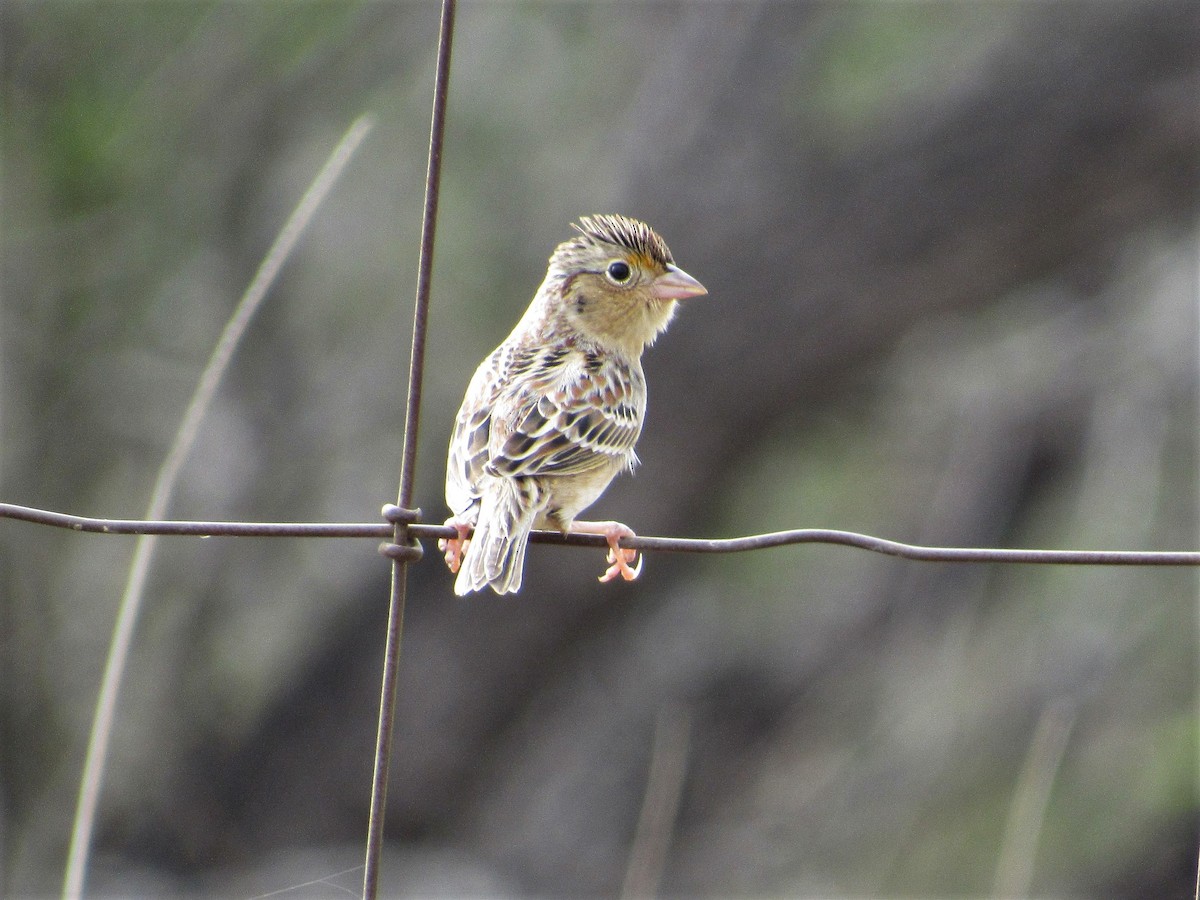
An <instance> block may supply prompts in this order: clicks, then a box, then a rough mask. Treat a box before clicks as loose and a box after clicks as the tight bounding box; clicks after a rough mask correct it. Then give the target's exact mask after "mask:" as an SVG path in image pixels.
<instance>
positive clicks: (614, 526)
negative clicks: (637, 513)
mask: <svg viewBox="0 0 1200 900" xmlns="http://www.w3.org/2000/svg"><path fill="white" fill-rule="evenodd" d="M603 534H604V537H605V539H606V540H607V541H608V563H609V567H608V569H607V571H605V573H604V574H603V575H601V576H600V581H602V582H608V581H613V580H615V579H616V577H617V576H618V575H620V576H621V577H622V578H624V579H625V580H626V581H633V580H634V579H635V578H637V577H638V576H639V575H641V574H642V563H644V562H645V561H646V556H645V554H644V553H638V552H637V551H636V550H632V549H629V548H626V547H622V546H621V544H620V541H621V538H623V537H629V538H631V537H637V535H636V534H634V533H633V529H632V528H630V527H628V526H626V525H622V524H621V523H620V522H609V523H606V527H605V529H604V531H603ZM632 562H636V565H633V566H631V565H630V563H632Z"/></svg>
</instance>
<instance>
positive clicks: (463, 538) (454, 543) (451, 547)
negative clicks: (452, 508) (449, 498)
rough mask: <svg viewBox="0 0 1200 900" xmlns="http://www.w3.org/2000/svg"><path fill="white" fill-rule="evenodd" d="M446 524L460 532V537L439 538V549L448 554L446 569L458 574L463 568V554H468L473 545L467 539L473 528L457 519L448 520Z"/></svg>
mask: <svg viewBox="0 0 1200 900" xmlns="http://www.w3.org/2000/svg"><path fill="white" fill-rule="evenodd" d="M446 524H447V525H449V526H450V527H451V528H453V529H454V530H455V531H457V532H458V537H455V538H438V549H439V550H441V551H442V552H444V553H445V554H446V556H445V559H446V568H448V569H449V570H450V571H451V572H457V571H458V570H459V568H460V567H461V566H462V560H463V554H465V553H466V552H467V547H468V546H469V545H470V543H471V541H470V539H469V538H468V537H467V535H468V534H469V533H470V531H471V526H470V525H468V524H467V523H466V522H461V521H459V520H458V519H455V518H450V519H447V520H446Z"/></svg>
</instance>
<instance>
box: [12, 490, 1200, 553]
mask: <svg viewBox="0 0 1200 900" xmlns="http://www.w3.org/2000/svg"><path fill="white" fill-rule="evenodd" d="M384 516H385V518H387V519H388V521H389V522H391V521H401V520H403V521H406V522H407V523H409V524H408V527H407V531H408V535H409V537H410V538H417V539H422V540H436V539H438V538H451V537H457V536H458V532H457V531H455V530H454V529H453V528H451V527H449V526H448V525H429V524H423V523H421V522H420V517H421V511H420V510H419V509H404V508H402V507H398V506H392V505H391V504H389V505H388V506H385V507H384ZM0 519H20V520H23V521H26V522H35V523H38V524H40V525H51V526H55V527H58V528H69V529H71V530H73V531H83V532H92V533H97V534H163V535H189V536H193V537H195V536H200V537H310V538H311V537H324V538H377V539H378V538H389V537H392V535H393V532H394V526H393V525H390V524H386V523H381V522H362V523H354V522H184V521H165V522H150V521H142V520H138V519H92V518H87V517H84V516H71V515H66V514H65V513H58V512H50V511H48V510H44V509H34V508H32V507H28V506H16V505H14V504H12V503H0ZM529 539H530V541H531V542H533V543H539V544H562V545H566V546H571V547H607V546H608V544H607V543H606V541H605V539H604V536H603V535H597V534H560V533H559V532H557V531H535V532H533V533H532V534H531V535H530V538H529ZM794 544H839V545H841V546H844V547H856V548H858V549H860V550H869V551H871V552H873V553H882V554H884V555H885V556H895V557H899V558H901V559H909V560H915V561H918V562H943V563H1020V564H1027V565H1060V566H1066V565H1077V566H1200V550H1037V549H1032V548H1030V549H1024V548H1003V547H929V546H924V545H921V544H906V543H902V542H900V541H892V540H888V539H887V538H881V537H875V536H874V535H870V534H860V533H859V532H855V531H840V530H837V529H832V528H796V529H793V530H790V531H772V532H768V533H766V534H750V535H744V536H742V537H735V538H715V539H704V538H677V537H650V536H646V535H638V536H637V537H634V538H622V539H621V546H622V547H629V548H630V549H633V550H648V551H655V552H661V553H744V552H747V551H750V550H765V549H768V548H771V547H786V546H790V545H794Z"/></svg>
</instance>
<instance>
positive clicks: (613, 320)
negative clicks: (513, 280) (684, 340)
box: [545, 215, 708, 358]
mask: <svg viewBox="0 0 1200 900" xmlns="http://www.w3.org/2000/svg"><path fill="white" fill-rule="evenodd" d="M572 227H573V228H574V229H575V230H576V231H578V232H579V234H578V235H576V236H575V237H573V238H571V239H570V240H569V241H565V242H563V243H562V244H559V245H558V247H557V249H555V251H554V254H553V255H552V256H551V257H550V268H549V271H548V272H547V274H546V285H545V287H546V288H548V289H549V294H550V295H551V296H552V297H554V298H555V300H556V302H557V303H560V304H561V307H560V308H559V309H558V310H556V312H557V313H558V314H559V315H561V316H563V317H565V318H566V319H567V320H568V322H569V323H570V324H571V325H573V326H574V327H575V328H576V329H578V330H579V332H580V333H582V334H584V335H586V336H588V337H590V338H592V339H593V340H596V341H599V342H601V343H603V344H605V345H606V346H609V347H613V348H614V349H621V350H623V351H625V352H626V353H628V354H630V355H631V356H632V357H634V358H636V357H637V356H640V355H641V352H642V350H643V349H644V348H645V346H646V345H647V344H650V343H653V342H654V338H655V337H656V336H657V335H658V334H659V333H660V332H661V331H662V330H663V329H664V328H666V327H667V323H668V322H670V321H671V316H673V315H674V314H675V307H676V302H677V301H679V300H683V299H685V298H687V297H697V296H700V295H701V294H707V293H708V291H707V290H705V288H704V285H702V284H701V283H700V282H699V281H697V280H696V279H695V278H693V277H692V276H691V275H689V274H688V273H687V272H685V271H683V270H682V269H680V268H679V267H678V266H676V265H675V260H674V259H673V258H672V256H671V251H670V249H668V247H667V244H666V242H665V241H664V240H663V239H662V238H661V237H659V236H658V234H657V233H656V232H655V231H654V230H653V229H652V228H650V226H648V225H646V224H645V223H643V222H639V221H637V220H636V219H628V218H626V217H624V216H616V215H603V216H583V217H582V218H580V220H579V224H578V225H573V226H572Z"/></svg>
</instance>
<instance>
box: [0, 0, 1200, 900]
mask: <svg viewBox="0 0 1200 900" xmlns="http://www.w3.org/2000/svg"><path fill="white" fill-rule="evenodd" d="M455 6H456V4H455V0H443V4H442V12H441V20H440V30H439V37H438V49H437V63H436V73H435V81H434V96H433V108H432V121H431V132H430V145H429V160H428V167H427V173H426V182H425V203H424V210H423V220H422V232H421V243H420V257H419V261H418V276H417V287H416V300H415V306H414V311H413V332H412V349H411V356H410V365H409V371H408V392H407V398H406V406H405V425H404V431H403V443H402V448H401V468H400V480H399V487H398V492H397V502H396V503H395V504H388V505H385V506H384V507H383V510H382V516H383V521H381V522H371V523H317V522H307V523H278V522H277V523H272V522H228V521H226V522H221V521H172V520H166V519H163V518H160V516H161V515H162V514H163V513H164V512H165V508H166V501H165V496H166V494H168V493H169V490H170V485H171V484H173V481H174V477H175V475H176V474H177V472H178V469H179V465H180V464H181V462H182V457H183V455H186V452H187V448H188V447H190V441H191V439H193V438H194V436H195V432H196V429H197V428H198V427H199V416H200V415H202V412H200V410H202V409H203V407H204V403H206V402H207V401H206V400H205V401H203V402H200V403H195V402H194V403H193V405H192V406H191V407H189V411H188V415H187V416H185V423H187V425H188V429H187V430H188V433H189V435H188V442H187V443H186V444H185V446H184V447H183V449H182V450H181V451H180V452H179V453H178V454H173V455H172V457H171V459H170V460H169V462H170V463H171V465H170V466H168V467H166V469H165V470H166V471H167V472H168V473H169V477H167V478H165V479H164V478H163V477H162V476H160V482H162V483H164V484H166V485H167V486H166V488H165V489H164V491H158V490H156V494H155V496H156V498H160V499H161V502H157V501H156V502H152V503H151V506H150V508H149V510H148V512H149V513H150V516H149V517H148V518H146V519H110V518H92V517H84V516H78V515H72V514H67V513H61V512H56V511H50V510H44V509H37V508H34V507H28V506H20V505H16V504H10V503H0V518H5V519H12V520H18V521H23V522H28V523H33V524H38V525H43V526H49V527H56V528H65V529H69V530H73V531H77V532H81V533H91V534H109V535H116V534H120V535H139V536H192V537H236V538H246V537H259V538H355V539H360V538H371V539H376V540H380V541H382V542H383V543H382V544H381V547H380V550H381V552H382V553H384V555H386V556H387V557H389V558H390V559H391V560H392V566H393V569H392V582H391V594H390V600H389V618H388V626H387V633H386V639H385V648H384V665H383V676H382V681H381V685H380V706H379V721H378V731H377V738H376V746H375V756H374V770H373V777H372V784H371V801H370V819H369V823H368V835H367V842H366V859H365V864H364V876H363V891H362V893H363V897H364V898H366V900H373V898H374V897H376V895H377V891H378V881H379V865H380V856H381V851H382V846H383V822H384V813H385V810H386V802H387V778H388V772H389V770H390V768H391V759H392V754H393V747H392V733H393V725H394V718H395V703H396V684H397V673H398V667H399V657H400V650H401V643H402V635H403V624H404V609H405V602H406V594H407V575H408V566H409V564H411V563H415V562H418V561H420V560H421V559H422V558H423V549H422V546H421V543H420V542H421V541H422V540H426V541H428V540H437V539H439V538H453V537H457V536H459V534H458V532H457V531H456V530H455V529H454V528H451V527H448V526H444V525H438V524H431V523H425V522H422V521H421V519H422V512H421V510H419V509H415V508H412V506H411V503H412V498H413V492H414V479H415V463H416V453H417V436H418V433H419V428H420V421H419V420H420V411H421V397H422V385H423V376H424V366H425V339H426V334H427V329H428V316H429V305H430V293H431V275H432V263H433V254H434V239H435V233H436V223H437V212H438V195H439V185H440V176H441V160H442V146H443V140H444V129H445V121H446V105H447V93H448V83H449V75H450V59H451V48H452V38H453V30H454V17H455ZM361 127H362V128H365V127H369V125H364V126H361ZM363 133H365V132H363ZM363 133H358V134H357V135H356V137H355V140H356V141H357V140H361V139H362V136H363ZM348 152H349V151H346V153H343V154H342V156H341V157H340V158H339V159H338V165H344V163H345V158H346V155H347V153H348ZM317 202H319V198H317V197H316V196H313V197H308V196H306V198H305V203H307V206H306V205H305V203H302V204H301V208H302V209H304V210H305V215H311V212H312V207H313V206H314V205H315V203H317ZM297 221H299V219H297ZM292 226H293V223H292V222H289V225H288V226H287V227H285V229H284V232H283V234H282V235H281V241H280V250H279V253H274V252H273V253H272V254H269V255H268V262H267V263H264V266H263V269H262V270H260V273H259V276H256V279H255V282H254V283H253V284H252V289H255V290H257V295H256V297H255V299H254V301H253V303H251V304H250V305H249V306H247V307H244V308H241V307H240V309H241V310H242V313H241V316H240V318H237V317H235V321H233V322H231V326H230V327H229V328H228V329H227V335H233V336H232V337H230V338H229V339H228V340H226V339H225V336H223V341H222V343H221V344H220V345H219V347H218V350H219V353H218V354H217V357H218V362H219V365H218V366H216V367H215V368H214V369H213V370H212V373H211V375H209V373H207V372H206V376H208V377H206V378H205V379H204V380H203V386H204V389H205V390H206V391H207V396H208V397H209V398H211V393H212V391H213V390H215V386H216V383H217V381H218V380H219V378H220V376H221V372H223V371H224V367H225V366H226V365H227V364H228V361H229V357H230V356H231V354H232V352H233V344H234V343H236V340H237V338H238V337H240V331H241V330H244V328H245V323H246V320H248V318H249V316H250V315H252V314H253V309H254V308H255V304H257V302H258V301H260V300H261V297H262V295H263V293H265V291H266V286H267V285H268V284H269V283H270V280H271V279H272V278H273V277H274V275H275V273H276V272H277V271H278V268H279V266H280V265H281V264H282V259H283V257H284V256H285V255H286V252H287V249H286V247H287V246H288V245H289V243H288V242H291V243H294V241H295V238H296V235H297V234H298V230H299V228H302V227H303V226H302V225H296V226H295V227H292ZM268 263H269V265H268ZM249 293H254V290H252V291H250V292H249ZM198 393H200V394H201V395H203V392H198ZM160 495H161V496H160ZM531 541H533V542H535V543H544V544H561V545H567V546H579V547H596V548H603V547H606V546H607V543H606V540H605V538H604V537H603V536H602V535H589V534H560V533H557V532H543V531H538V532H534V533H533V534H532V536H531ZM800 544H825V545H840V546H846V547H852V548H857V549H861V550H866V551H869V552H873V553H879V554H884V555H887V556H892V557H897V558H902V559H907V560H913V561H923V562H938V563H973V564H1034V565H1037V564H1042V565H1045V564H1049V565H1084V566H1200V551H1196V550H1180V551H1140V550H1086V549H1019V548H978V547H935V546H922V545H916V544H908V543H902V542H899V541H894V540H889V539H885V538H881V537H876V536H873V535H869V534H861V533H856V532H850V531H841V530H833V529H822V528H804V529H794V530H788V531H778V532H771V533H765V534H753V535H745V536H739V537H733V538H723V539H697V538H678V537H657V536H637V537H633V538H625V539H622V540H621V545H622V546H623V547H627V548H631V549H635V550H639V551H648V552H671V553H742V552H750V551H757V550H763V549H768V548H775V547H784V546H794V545H800ZM132 615H133V616H136V607H135V611H134V613H133V614H132ZM132 621H133V620H132V618H130V621H129V624H128V630H129V632H130V633H131V632H132V627H133V626H132ZM119 678H120V676H119V667H118V672H117V675H116V676H115V682H114V686H113V688H112V696H111V697H110V698H109V701H110V702H111V703H115V693H116V687H115V684H116V683H119ZM110 714H111V709H110ZM660 724H661V723H660ZM679 727H682V726H678V727H676V730H679ZM662 728H666V726H661V727H660V730H662ZM657 740H659V738H656V741H657ZM663 740H666V738H663ZM681 740H683V739H681V738H677V739H676V743H679V742H680V741H681ZM89 759H90V757H89ZM90 761H91V760H90ZM91 762H92V764H94V765H98V766H100V767H101V768H102V766H103V752H100V753H99V754H98V756H97V757H96V758H95V760H94V761H91ZM83 781H84V784H85V785H88V783H89V782H88V777H87V776H85V778H84V779H83ZM88 790H90V791H92V792H93V796H92V797H91V801H90V802H91V804H92V805H91V809H90V812H89V814H88V815H86V816H85V820H86V821H85V822H84V823H83V825H82V826H79V825H77V829H76V831H77V834H76V836H75V839H74V840H73V844H72V850H71V857H72V862H71V863H69V866H68V874H67V878H66V880H65V885H64V896H68V897H74V896H79V895H80V894H81V892H82V886H83V871H84V868H83V867H84V861H85V860H86V855H87V851H88V847H89V844H90V831H91V820H90V815H91V814H94V804H95V796H94V794H95V793H98V791H99V780H98V777H97V779H96V780H94V781H92V782H91V783H90V787H89V788H88ZM85 806H86V805H85ZM661 853H662V848H658V856H655V855H654V854H650V855H649V857H648V861H644V864H643V865H644V868H646V870H647V872H649V873H650V874H647V875H644V876H642V877H644V878H645V879H648V880H649V881H650V882H653V880H654V875H653V872H654V868H655V866H661V858H660V857H661ZM635 881H636V879H635ZM627 893H628V891H627ZM633 893H637V891H636V890H634V891H633Z"/></svg>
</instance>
